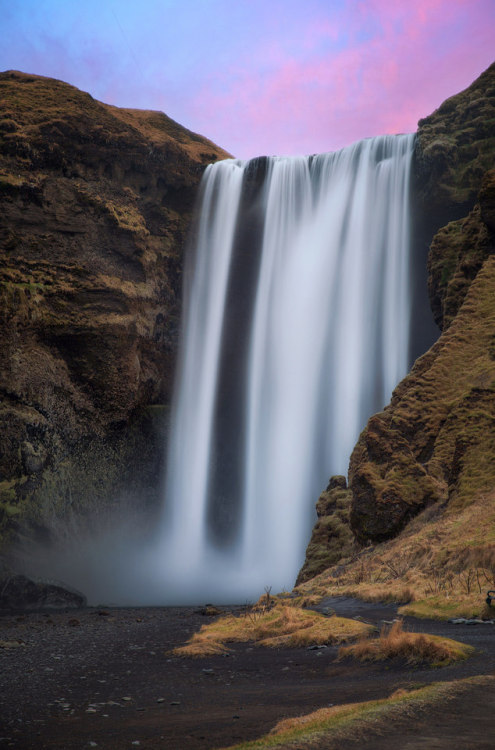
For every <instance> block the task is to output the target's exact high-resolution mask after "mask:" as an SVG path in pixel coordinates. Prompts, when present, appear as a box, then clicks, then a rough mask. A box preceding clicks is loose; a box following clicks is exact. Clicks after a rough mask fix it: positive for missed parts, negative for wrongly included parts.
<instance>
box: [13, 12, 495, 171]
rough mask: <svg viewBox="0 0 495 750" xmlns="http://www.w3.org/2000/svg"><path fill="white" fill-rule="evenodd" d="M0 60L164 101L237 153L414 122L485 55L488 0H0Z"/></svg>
mask: <svg viewBox="0 0 495 750" xmlns="http://www.w3.org/2000/svg"><path fill="white" fill-rule="evenodd" d="M0 17H1V18H2V32H3V33H2V37H3V39H2V45H1V48H0V70H8V69H17V70H23V71H25V72H30V73H37V74H39V75H46V76H52V77H55V78H59V79H61V80H64V81H67V82H69V83H72V84H73V85H75V86H77V87H78V88H81V89H83V90H85V91H89V92H90V93H91V94H92V95H93V96H94V97H95V98H97V99H100V100H101V101H105V102H107V103H110V104H116V105H118V106H125V107H137V108H143V109H159V110H162V111H164V112H166V113H167V114H168V115H169V116H170V117H172V118H174V119H175V120H177V121H178V122H180V123H181V124H183V125H185V126H186V127H188V128H190V129H192V130H194V131H196V132H200V133H202V134H203V135H205V136H207V137H209V138H211V139H212V140H213V141H215V142H216V143H218V144H219V145H220V146H222V147H224V148H225V149H227V150H228V151H230V152H231V153H233V154H234V155H236V156H240V157H243V158H247V157H250V156H255V155H258V154H264V153H269V154H271V153H283V154H296V153H314V152H318V151H329V150H333V149H336V148H340V147H341V146H344V145H346V144H348V143H350V142H352V141H354V140H356V139H358V138H362V137H366V136H370V135H376V134H379V133H394V132H410V131H413V130H415V129H416V123H417V120H418V119H419V118H420V117H423V116H426V115H427V114H429V113H430V112H431V111H432V110H433V109H435V108H436V107H437V106H439V105H440V103H441V102H442V101H443V100H444V99H445V98H446V97H447V96H450V95H452V94H454V93H457V92H458V91H460V90H462V89H463V88H465V87H466V86H467V85H469V83H471V82H472V81H473V80H474V79H475V78H476V77H477V76H478V75H479V74H480V73H481V72H482V71H483V70H484V69H485V68H486V67H488V65H489V64H490V63H491V62H492V61H493V48H494V44H493V40H494V38H495V2H493V0H470V1H469V2H467V1H466V0H450V2H447V0H417V1H416V2H408V1H406V2H398V0H395V2H390V1H389V0H367V1H364V0H352V1H351V0H336V1H334V2H332V1H331V0H326V1H324V0H270V2H268V1H267V0H250V1H249V2H242V0H239V1H238V2H234V1H233V0H229V1H228V2H227V0H181V1H179V0H141V2H136V1H135V0H129V1H128V2H123V1H122V0H120V1H118V0H100V1H99V2H97V1H96V0H8V1H7V0H0Z"/></svg>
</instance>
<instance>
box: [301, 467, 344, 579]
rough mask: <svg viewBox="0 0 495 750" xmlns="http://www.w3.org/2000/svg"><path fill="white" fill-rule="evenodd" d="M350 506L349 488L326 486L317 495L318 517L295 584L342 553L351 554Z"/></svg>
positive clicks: (335, 559) (310, 576)
mask: <svg viewBox="0 0 495 750" xmlns="http://www.w3.org/2000/svg"><path fill="white" fill-rule="evenodd" d="M331 484H332V480H330V485H331ZM350 506H351V492H350V490H348V489H342V487H339V486H335V487H331V488H327V490H326V491H325V492H323V493H322V494H321V495H320V497H319V499H318V502H317V504H316V509H317V513H318V521H317V522H316V525H315V526H314V528H313V532H312V536H311V539H310V542H309V544H308V547H307V549H306V558H305V561H304V565H303V567H302V569H301V571H300V573H299V575H298V578H297V582H296V585H299V584H300V583H303V582H304V581H307V580H309V579H310V578H313V577H314V576H316V575H318V574H319V573H321V572H322V571H323V570H325V569H326V568H329V567H330V566H332V565H334V564H335V563H336V562H337V561H338V560H340V559H341V558H342V557H346V556H348V555H349V554H351V551H352V550H353V547H354V537H353V535H352V532H351V528H350V525H349V512H350Z"/></svg>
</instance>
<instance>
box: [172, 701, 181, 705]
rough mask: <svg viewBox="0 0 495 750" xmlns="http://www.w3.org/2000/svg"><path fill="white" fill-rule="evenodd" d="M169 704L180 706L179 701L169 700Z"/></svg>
mask: <svg viewBox="0 0 495 750" xmlns="http://www.w3.org/2000/svg"><path fill="white" fill-rule="evenodd" d="M170 705H171V706H180V701H171V702H170Z"/></svg>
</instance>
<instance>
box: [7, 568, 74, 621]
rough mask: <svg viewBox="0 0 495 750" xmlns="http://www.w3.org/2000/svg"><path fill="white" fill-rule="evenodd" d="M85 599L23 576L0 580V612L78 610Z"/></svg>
mask: <svg viewBox="0 0 495 750" xmlns="http://www.w3.org/2000/svg"><path fill="white" fill-rule="evenodd" d="M86 604H87V602H86V597H85V596H84V595H83V594H81V593H79V592H78V591H74V590H73V589H68V588H67V587H66V586H65V585H62V584H60V583H53V582H49V581H33V580H32V579H31V578H27V577H26V576H24V575H12V576H10V577H9V578H6V579H5V580H0V612H2V611H24V612H26V611H27V612H29V611H32V610H40V609H48V610H52V609H80V608H81V607H85V606H86Z"/></svg>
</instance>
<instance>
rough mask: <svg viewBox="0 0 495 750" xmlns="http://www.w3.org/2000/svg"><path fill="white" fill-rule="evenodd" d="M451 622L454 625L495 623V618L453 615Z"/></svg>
mask: <svg viewBox="0 0 495 750" xmlns="http://www.w3.org/2000/svg"><path fill="white" fill-rule="evenodd" d="M449 622H450V623H451V624H452V625H495V620H480V619H478V618H474V617H472V618H467V617H453V618H451V619H450V620H449Z"/></svg>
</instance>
